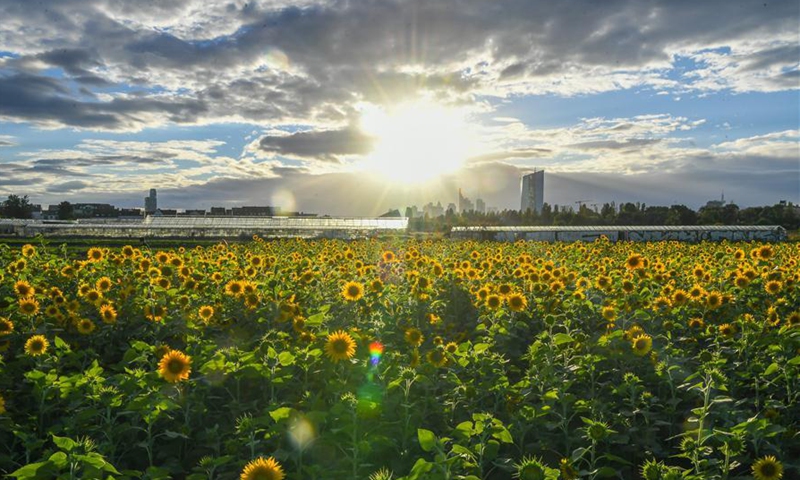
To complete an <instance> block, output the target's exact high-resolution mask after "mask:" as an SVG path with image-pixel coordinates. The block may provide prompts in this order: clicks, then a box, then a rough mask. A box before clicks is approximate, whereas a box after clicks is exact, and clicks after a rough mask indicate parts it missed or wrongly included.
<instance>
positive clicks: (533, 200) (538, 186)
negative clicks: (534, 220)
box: [520, 170, 544, 213]
mask: <svg viewBox="0 0 800 480" xmlns="http://www.w3.org/2000/svg"><path fill="white" fill-rule="evenodd" d="M520 198H521V201H520V209H521V210H522V211H523V212H525V211H526V210H528V209H529V208H530V209H531V210H533V211H534V212H536V213H541V211H542V206H543V205H544V170H539V171H538V172H537V171H535V170H534V172H533V173H529V174H528V175H524V176H523V177H522V193H521V195H520Z"/></svg>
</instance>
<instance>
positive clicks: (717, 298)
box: [706, 292, 722, 309]
mask: <svg viewBox="0 0 800 480" xmlns="http://www.w3.org/2000/svg"><path fill="white" fill-rule="evenodd" d="M706 305H707V306H708V308H712V309H713V308H718V307H719V306H720V305H722V295H720V293H719V292H709V294H708V296H706Z"/></svg>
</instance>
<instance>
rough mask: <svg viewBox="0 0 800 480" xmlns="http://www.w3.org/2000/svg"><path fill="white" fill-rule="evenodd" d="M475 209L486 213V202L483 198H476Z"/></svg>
mask: <svg viewBox="0 0 800 480" xmlns="http://www.w3.org/2000/svg"><path fill="white" fill-rule="evenodd" d="M475 211H476V212H478V213H486V202H484V201H483V199H482V198H476V199H475Z"/></svg>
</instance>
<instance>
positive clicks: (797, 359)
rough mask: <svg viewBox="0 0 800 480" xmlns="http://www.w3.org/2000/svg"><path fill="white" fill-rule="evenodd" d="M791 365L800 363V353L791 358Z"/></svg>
mask: <svg viewBox="0 0 800 480" xmlns="http://www.w3.org/2000/svg"><path fill="white" fill-rule="evenodd" d="M788 363H789V365H800V355H798V356H796V357H794V358H793V359H791V360H789V362H788Z"/></svg>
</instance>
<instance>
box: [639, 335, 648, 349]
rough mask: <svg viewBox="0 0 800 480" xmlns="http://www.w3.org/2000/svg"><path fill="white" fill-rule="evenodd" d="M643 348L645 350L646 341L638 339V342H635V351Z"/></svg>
mask: <svg viewBox="0 0 800 480" xmlns="http://www.w3.org/2000/svg"><path fill="white" fill-rule="evenodd" d="M645 348H647V340H645V339H644V338H640V339H639V340H636V349H637V350H644V349H645Z"/></svg>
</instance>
